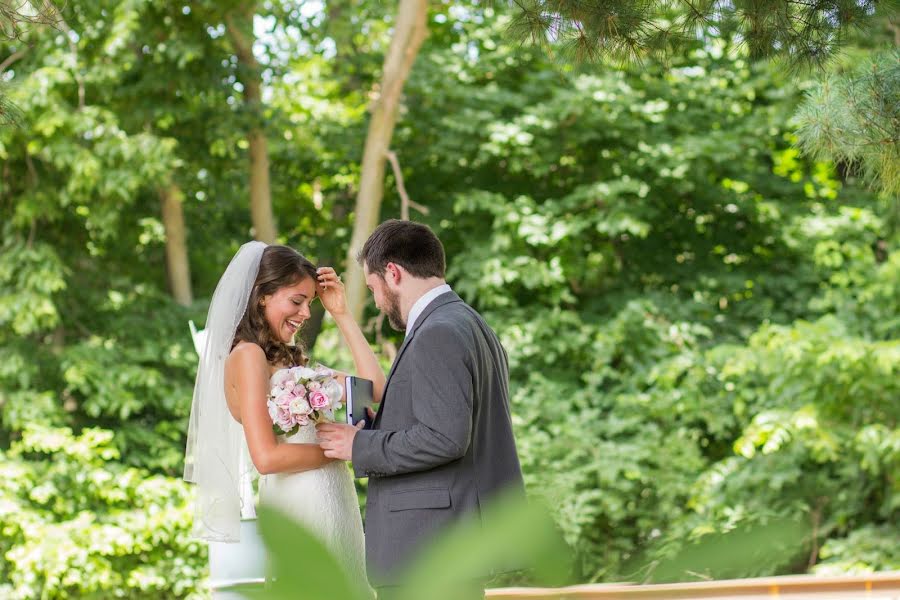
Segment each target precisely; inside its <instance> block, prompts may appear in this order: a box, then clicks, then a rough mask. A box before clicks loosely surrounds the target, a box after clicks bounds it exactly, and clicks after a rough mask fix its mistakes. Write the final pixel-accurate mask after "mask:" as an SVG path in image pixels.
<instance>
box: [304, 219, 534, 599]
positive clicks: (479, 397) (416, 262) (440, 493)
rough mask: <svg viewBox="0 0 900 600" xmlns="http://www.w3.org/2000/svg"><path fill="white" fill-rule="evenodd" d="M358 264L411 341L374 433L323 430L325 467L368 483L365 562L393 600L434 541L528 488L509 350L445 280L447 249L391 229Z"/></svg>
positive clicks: (418, 228) (397, 362)
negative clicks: (340, 465)
mask: <svg viewBox="0 0 900 600" xmlns="http://www.w3.org/2000/svg"><path fill="white" fill-rule="evenodd" d="M358 260H359V262H360V264H361V265H362V267H363V270H364V273H365V277H366V284H367V286H368V288H369V289H370V290H371V291H372V294H373V296H374V299H375V305H376V306H377V307H378V309H379V310H381V311H382V312H383V313H385V315H386V316H387V317H388V320H389V322H390V324H391V326H392V327H394V328H395V329H398V330H401V331H405V332H406V338H405V340H404V342H403V345H402V346H401V347H400V350H399V351H398V352H397V356H396V358H395V359H394V364H393V365H392V367H391V371H390V374H389V375H388V379H387V383H386V385H385V391H384V396H383V399H382V402H381V408H380V410H379V411H378V414H377V415H376V417H375V420H374V423H373V424H372V428H371V429H364V430H358V429H356V428H353V427H350V426H348V425H338V424H328V425H322V426H320V428H319V438H320V440H321V446H322V448H323V449H324V450H325V455H326V456H330V457H334V458H341V459H345V460H348V459H349V460H352V461H353V469H354V471H355V473H356V475H357V477H368V478H369V488H368V498H367V502H366V559H367V563H368V570H369V579H370V581H371V582H372V584H373V585H374V586H375V587H377V588H378V590H379V596H380V597H385V596H389V595H390V591H391V587H392V586H396V585H398V584H399V583H400V581H399V580H398V577H399V576H400V575H401V572H402V570H403V567H404V566H406V564H407V563H408V562H409V560H410V559H411V558H412V557H413V556H414V554H415V552H416V550H417V549H419V548H420V547H421V545H422V544H423V543H427V542H428V541H430V540H431V538H432V537H433V535H434V534H435V533H436V532H438V531H440V530H441V529H442V528H443V527H445V526H446V525H448V524H450V523H452V522H454V521H455V520H456V519H458V518H459V517H460V516H462V515H463V514H467V513H472V512H475V513H478V512H479V510H480V509H479V507H481V506H483V505H484V503H485V502H486V501H487V500H489V499H490V498H491V497H493V496H494V495H496V494H497V493H498V492H500V491H506V490H508V489H509V488H517V489H519V490H521V489H523V484H522V473H521V470H520V467H519V459H518V457H517V455H516V446H515V440H514V438H513V431H512V423H511V419H510V411H509V389H508V388H509V371H508V365H507V356H506V351H505V350H504V349H503V347H502V346H501V345H500V341H499V339H498V338H497V335H496V334H495V333H494V331H493V330H492V329H491V328H490V327H489V326H488V325H487V323H486V322H485V321H484V319H483V318H482V317H481V315H479V314H478V313H477V312H476V311H475V310H474V309H473V308H472V307H470V306H469V305H468V304H466V303H465V302H463V301H462V299H460V297H459V296H458V295H456V293H454V292H453V291H452V290H451V289H450V286H449V285H447V283H446V281H445V280H444V274H445V269H446V261H445V257H444V248H443V246H442V245H441V242H440V240H439V239H438V238H437V236H436V235H435V234H434V233H433V232H432V231H431V229H429V228H428V227H427V226H426V225H422V224H419V223H414V222H411V221H398V220H390V221H386V222H384V223H382V224H381V225H380V226H379V227H378V228H377V229H376V230H375V231H374V232H373V233H372V235H371V236H370V237H369V239H368V241H366V243H365V245H364V246H363V249H362V251H361V252H360V254H359V257H358ZM485 575H487V573H485ZM475 593H476V594H477V593H478V592H477V591H476V592H475Z"/></svg>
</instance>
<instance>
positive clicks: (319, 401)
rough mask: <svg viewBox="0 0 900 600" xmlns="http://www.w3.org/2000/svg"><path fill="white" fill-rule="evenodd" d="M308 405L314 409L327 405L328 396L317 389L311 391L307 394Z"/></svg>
mask: <svg viewBox="0 0 900 600" xmlns="http://www.w3.org/2000/svg"><path fill="white" fill-rule="evenodd" d="M309 405H310V406H312V407H313V408H314V409H320V408H325V407H326V406H328V396H326V395H325V394H323V393H322V392H319V391H315V392H312V393H310V395H309Z"/></svg>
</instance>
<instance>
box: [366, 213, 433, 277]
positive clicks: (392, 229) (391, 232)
mask: <svg viewBox="0 0 900 600" xmlns="http://www.w3.org/2000/svg"><path fill="white" fill-rule="evenodd" d="M356 260H357V262H359V264H361V265H362V264H365V266H366V268H367V269H368V270H369V273H375V274H377V275H379V276H380V277H384V272H385V270H386V269H387V264H388V263H390V262H392V263H395V264H398V265H400V266H401V267H403V268H404V269H406V271H407V272H408V273H409V274H410V275H412V276H413V277H419V278H421V279H426V278H428V277H441V278H443V277H444V273H445V272H446V271H447V262H446V259H445V258H444V246H443V244H441V240H439V239H438V237H437V236H436V235H435V234H434V232H433V231H431V228H429V227H428V225H423V224H422V223H415V222H413V221H400V220H398V219H390V220H389V221H385V222H384V223H382V224H381V225H379V226H378V227H376V228H375V231H373V232H372V235H370V236H369V239H368V240H366V243H365V245H364V246H363V248H362V250H361V251H360V253H359V254H358V255H357V257H356Z"/></svg>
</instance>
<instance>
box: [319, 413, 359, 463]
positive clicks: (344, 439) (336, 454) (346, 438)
mask: <svg viewBox="0 0 900 600" xmlns="http://www.w3.org/2000/svg"><path fill="white" fill-rule="evenodd" d="M365 426H366V423H365V421H360V422H359V424H358V425H356V427H354V426H352V425H344V424H343V423H320V424H319V425H316V434H317V435H318V437H319V447H320V448H321V449H322V450H324V451H325V456H326V457H327V458H336V459H338V460H350V459H351V458H353V438H354V437H356V432H357V431H359V430H360V429H362V428H363V427H365Z"/></svg>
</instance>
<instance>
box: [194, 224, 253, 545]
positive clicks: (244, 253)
mask: <svg viewBox="0 0 900 600" xmlns="http://www.w3.org/2000/svg"><path fill="white" fill-rule="evenodd" d="M265 249H266V244H264V243H262V242H248V243H246V244H244V245H243V246H241V247H240V249H239V250H238V251H237V254H235V255H234V258H232V259H231V262H230V263H229V264H228V268H227V269H225V273H224V274H223V275H222V278H221V279H219V283H218V285H216V291H215V293H213V298H212V302H211V303H210V305H209V313H208V315H207V317H206V327H205V338H206V339H205V343H204V345H203V350H202V352H201V353H200V364H199V367H198V369H197V379H196V382H195V384H194V399H193V403H192V404H191V418H190V425H189V426H188V438H187V448H186V450H185V457H184V479H185V481H189V482H191V483H196V484H197V496H196V501H195V506H194V530H193V533H194V535H195V536H197V537H199V538H202V539H205V540H209V541H218V542H237V541H239V540H240V524H241V498H242V493H241V491H242V490H241V486H242V483H243V482H244V480H245V479H246V478H245V475H246V473H245V472H244V471H246V470H248V469H250V468H252V467H251V466H250V464H249V461H247V460H245V459H244V456H245V454H246V450H245V446H246V442H245V441H244V432H243V429H242V427H241V425H240V423H238V422H237V421H235V420H234V418H233V417H232V416H231V413H230V412H229V411H228V406H227V404H226V402H225V359H226V358H227V357H228V354H229V353H230V352H231V344H232V341H233V340H234V333H235V331H236V330H237V326H238V324H239V323H240V321H241V319H242V318H243V316H244V312H245V311H246V310H247V302H248V301H249V299H250V293H251V292H252V291H253V283H254V281H256V275H257V273H258V271H259V261H260V259H261V258H262V254H263V251H264V250H265Z"/></svg>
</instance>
